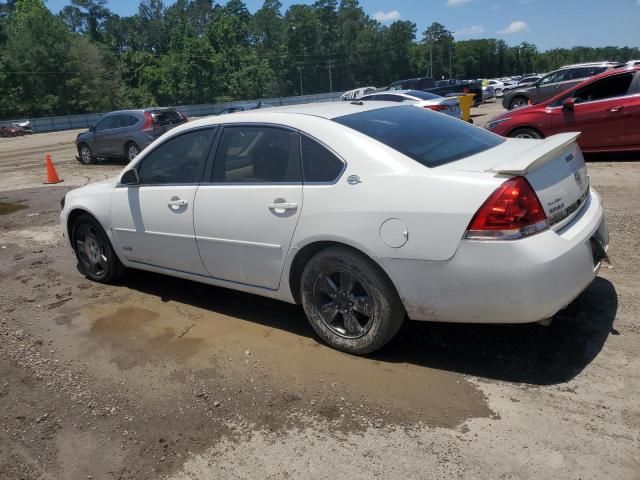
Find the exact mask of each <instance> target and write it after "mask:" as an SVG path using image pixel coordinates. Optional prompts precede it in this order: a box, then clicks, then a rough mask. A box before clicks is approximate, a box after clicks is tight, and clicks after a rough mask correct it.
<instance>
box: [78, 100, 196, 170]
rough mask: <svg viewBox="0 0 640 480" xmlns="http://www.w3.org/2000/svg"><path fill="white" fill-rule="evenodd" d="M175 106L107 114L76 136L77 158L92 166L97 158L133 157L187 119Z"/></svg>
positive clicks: (130, 158) (129, 158)
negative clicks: (173, 107)
mask: <svg viewBox="0 0 640 480" xmlns="http://www.w3.org/2000/svg"><path fill="white" fill-rule="evenodd" d="M187 121H188V119H187V117H186V116H185V115H183V114H182V113H180V112H178V111H177V110H174V109H172V108H149V109H144V110H120V111H118V112H111V113H107V114H106V115H104V116H103V117H102V118H101V119H100V120H99V121H98V123H96V124H95V125H93V126H92V127H89V130H88V131H86V132H82V133H81V134H79V135H78V136H77V138H76V148H77V149H78V155H77V157H76V158H77V160H78V161H79V162H80V163H83V164H85V165H89V164H90V163H93V162H95V161H96V159H98V158H126V159H127V160H129V161H131V160H133V159H134V158H135V157H136V156H137V155H138V153H140V151H141V150H142V149H143V148H145V147H146V146H147V145H149V144H150V143H151V142H153V141H154V140H155V139H156V138H158V137H159V136H160V135H162V134H163V133H164V132H166V131H167V130H170V129H172V128H173V127H175V126H177V125H181V124H183V123H185V122H187Z"/></svg>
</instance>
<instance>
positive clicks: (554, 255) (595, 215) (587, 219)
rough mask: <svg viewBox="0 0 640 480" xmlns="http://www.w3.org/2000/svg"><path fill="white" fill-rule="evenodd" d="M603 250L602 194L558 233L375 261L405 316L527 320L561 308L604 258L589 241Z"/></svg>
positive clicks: (477, 320)
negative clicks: (440, 255) (435, 255)
mask: <svg viewBox="0 0 640 480" xmlns="http://www.w3.org/2000/svg"><path fill="white" fill-rule="evenodd" d="M594 236H597V237H598V238H599V242H600V244H601V245H602V246H603V248H604V250H606V249H607V248H608V236H609V235H608V230H607V226H606V222H605V219H604V211H603V208H602V204H601V202H600V198H599V197H598V196H597V194H595V193H594V192H592V193H591V196H590V197H589V200H588V201H587V202H586V205H585V207H584V208H583V209H582V211H581V212H580V213H579V214H578V215H577V217H576V218H575V219H573V220H572V222H571V223H569V224H568V225H567V226H565V227H563V229H562V230H560V231H558V232H555V231H553V230H546V231H544V232H541V233H539V234H536V235H533V236H531V237H528V238H524V239H521V240H512V241H471V240H463V241H462V242H461V243H460V246H459V248H458V250H457V252H456V254H455V255H454V256H453V257H452V258H451V259H449V260H447V261H442V262H438V261H420V260H400V259H379V263H380V265H381V266H382V267H383V268H384V269H385V271H386V272H387V273H388V274H389V276H390V277H391V280H392V281H393V283H394V285H395V286H396V288H397V290H398V293H399V294H400V297H401V298H402V300H403V302H404V305H405V308H406V310H407V313H408V315H409V318H411V319H413V320H433V321H442V322H462V323H529V322H536V321H539V320H543V319H546V318H549V317H551V316H553V315H554V314H556V313H557V312H558V311H559V310H561V309H562V308H564V307H565V306H567V305H568V304H569V303H570V302H571V301H573V300H574V299H575V298H576V297H577V296H578V295H580V293H581V292H583V291H584V290H585V289H586V288H587V287H588V286H589V284H590V283H591V282H592V281H593V279H594V278H595V276H596V274H597V272H598V269H599V267H600V263H601V260H602V257H600V258H599V259H597V258H596V257H595V255H594V250H593V246H592V238H593V237H594Z"/></svg>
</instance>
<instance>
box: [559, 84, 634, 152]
mask: <svg viewBox="0 0 640 480" xmlns="http://www.w3.org/2000/svg"><path fill="white" fill-rule="evenodd" d="M633 77H634V74H633V72H623V73H619V74H616V75H611V76H608V77H605V78H601V79H599V80H595V81H593V82H591V83H589V84H587V85H585V86H584V87H582V88H580V89H578V90H576V91H574V92H572V93H571V94H570V95H568V96H567V97H565V98H569V97H573V99H574V102H575V103H574V107H573V110H571V109H567V108H563V107H562V105H561V101H559V102H558V103H559V104H560V105H558V106H555V107H554V108H553V113H552V116H551V127H552V129H553V131H554V133H560V132H582V135H581V136H580V138H579V140H578V141H579V143H580V146H581V147H582V148H585V149H594V148H609V147H616V146H621V145H625V144H626V143H627V123H628V115H629V109H630V107H631V98H630V97H629V95H628V94H629V89H630V87H631V83H632V80H633Z"/></svg>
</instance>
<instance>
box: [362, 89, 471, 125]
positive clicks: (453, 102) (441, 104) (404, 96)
mask: <svg viewBox="0 0 640 480" xmlns="http://www.w3.org/2000/svg"><path fill="white" fill-rule="evenodd" d="M357 100H358V101H371V100H377V101H382V102H404V103H405V104H410V105H413V106H414V107H418V108H426V109H428V110H433V111H434V112H440V113H444V114H445V115H450V116H452V117H455V118H460V116H461V115H462V112H461V110H460V101H459V100H458V97H455V96H453V97H441V96H440V95H435V94H433V93H429V92H423V91H422V90H385V91H382V92H378V93H369V94H367V95H363V96H362V97H360V98H358V99H357Z"/></svg>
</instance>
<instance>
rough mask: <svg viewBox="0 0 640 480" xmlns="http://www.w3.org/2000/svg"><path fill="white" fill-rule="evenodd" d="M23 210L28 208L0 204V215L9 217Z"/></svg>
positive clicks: (14, 204)
mask: <svg viewBox="0 0 640 480" xmlns="http://www.w3.org/2000/svg"><path fill="white" fill-rule="evenodd" d="M25 208H29V206H28V205H24V204H22V203H7V202H0V215H9V214H10V213H15V212H17V211H19V210H24V209H25Z"/></svg>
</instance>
